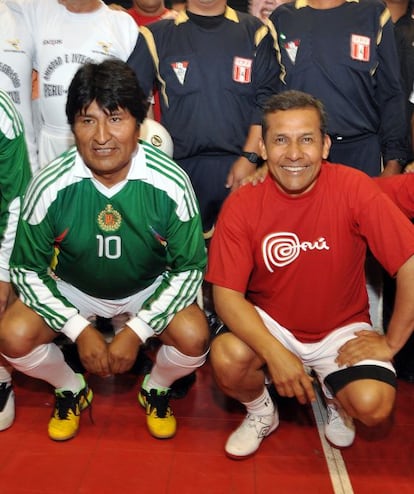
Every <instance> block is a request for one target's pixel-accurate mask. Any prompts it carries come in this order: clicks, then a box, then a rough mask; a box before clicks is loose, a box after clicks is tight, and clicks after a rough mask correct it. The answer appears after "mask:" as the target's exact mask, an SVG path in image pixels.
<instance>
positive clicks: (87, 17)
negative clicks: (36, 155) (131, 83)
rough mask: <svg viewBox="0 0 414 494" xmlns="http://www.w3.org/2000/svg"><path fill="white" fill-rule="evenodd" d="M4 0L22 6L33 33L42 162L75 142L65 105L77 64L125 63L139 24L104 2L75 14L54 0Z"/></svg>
mask: <svg viewBox="0 0 414 494" xmlns="http://www.w3.org/2000/svg"><path fill="white" fill-rule="evenodd" d="M7 1H8V3H9V4H10V5H12V4H13V6H14V7H16V8H19V7H20V11H21V12H22V14H23V15H24V17H25V20H26V22H27V24H28V28H29V30H30V32H31V33H32V36H33V41H34V46H35V63H36V68H37V70H38V72H39V97H40V112H41V115H42V119H43V127H42V131H41V138H40V143H39V152H40V164H41V166H43V165H45V164H46V163H47V162H49V161H51V160H52V159H54V158H55V157H56V156H58V155H59V154H61V152H63V151H65V150H66V149H67V148H68V146H70V145H72V144H73V142H74V140H73V136H72V132H71V130H70V127H69V125H68V123H67V119H66V113H65V106H66V96H67V90H68V87H69V84H70V82H71V80H72V78H73V76H74V74H75V72H76V71H77V69H78V68H79V66H80V65H82V64H85V63H88V62H97V63H99V62H102V61H103V60H104V59H107V58H110V57H116V58H120V59H121V60H124V61H126V60H127V58H128V57H129V55H130V53H131V52H132V50H133V48H134V46H135V44H136V41H137V38H138V27H137V25H136V23H135V21H134V20H133V19H132V17H131V16H130V15H129V14H127V13H126V12H121V11H115V10H112V9H110V8H109V7H108V6H107V5H105V4H104V3H103V2H101V5H100V7H99V8H98V9H97V10H95V11H93V12H88V13H73V12H70V11H69V10H67V8H66V7H65V6H64V5H62V4H60V3H59V2H58V0H41V1H39V0H10V1H9V0H7Z"/></svg>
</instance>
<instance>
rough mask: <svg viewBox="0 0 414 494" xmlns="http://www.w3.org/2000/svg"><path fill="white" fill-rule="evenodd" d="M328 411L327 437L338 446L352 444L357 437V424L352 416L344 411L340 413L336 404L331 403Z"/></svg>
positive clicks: (345, 446) (343, 446)
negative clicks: (355, 424)
mask: <svg viewBox="0 0 414 494" xmlns="http://www.w3.org/2000/svg"><path fill="white" fill-rule="evenodd" d="M326 412H327V421H326V424H325V436H326V439H328V441H329V442H330V443H331V444H332V445H333V446H336V447H338V448H347V447H348V446H351V444H352V443H353V442H354V439H355V426H354V422H353V420H352V418H351V417H349V416H348V415H346V414H345V412H343V411H341V413H340V412H339V411H338V409H337V408H336V406H335V405H334V404H329V405H328V406H327V408H326Z"/></svg>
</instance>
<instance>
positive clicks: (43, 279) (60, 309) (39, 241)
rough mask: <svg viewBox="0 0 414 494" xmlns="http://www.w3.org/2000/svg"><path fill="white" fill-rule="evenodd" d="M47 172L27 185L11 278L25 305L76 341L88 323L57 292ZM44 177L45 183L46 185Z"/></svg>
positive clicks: (51, 211) (12, 257)
mask: <svg viewBox="0 0 414 494" xmlns="http://www.w3.org/2000/svg"><path fill="white" fill-rule="evenodd" d="M47 176H48V175H47V171H46V169H45V172H43V170H42V171H41V172H40V173H39V174H37V175H36V176H35V177H34V179H33V180H32V181H31V182H30V184H29V186H28V189H27V192H26V195H25V198H24V201H23V207H22V213H21V217H20V220H19V223H18V227H17V234H16V240H15V245H14V250H13V253H12V256H11V259H10V279H11V281H12V282H13V284H14V285H15V286H16V287H17V290H18V292H19V297H20V299H21V300H22V302H23V303H24V304H26V305H27V306H28V307H30V308H31V309H32V310H34V311H35V312H36V313H38V314H39V315H40V316H41V317H42V318H43V319H44V321H45V322H46V324H48V326H50V328H51V329H53V330H54V331H62V332H63V333H64V334H65V335H66V336H68V337H69V338H70V339H72V341H75V340H76V338H77V337H78V336H79V334H80V333H81V331H82V330H83V329H84V328H86V326H88V325H89V321H87V320H86V319H85V318H83V317H82V316H80V315H79V314H78V310H77V309H76V308H75V307H74V306H73V305H72V304H71V303H70V302H69V301H68V300H67V299H66V298H65V297H64V296H63V295H62V294H61V293H60V291H59V290H58V288H57V285H56V281H55V278H54V277H53V276H51V274H50V266H51V263H52V260H53V259H54V256H55V244H56V238H57V237H58V236H59V235H60V234H61V233H62V232H59V233H58V234H57V233H56V232H55V231H54V229H53V224H54V222H53V215H54V211H53V206H54V203H55V202H56V201H52V202H51V201H49V199H48V198H47V197H46V196H47V193H46V192H45V190H44V188H45V183H47ZM45 178H46V182H45Z"/></svg>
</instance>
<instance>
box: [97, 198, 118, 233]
mask: <svg viewBox="0 0 414 494" xmlns="http://www.w3.org/2000/svg"><path fill="white" fill-rule="evenodd" d="M97 220H98V226H99V228H100V229H101V230H103V231H104V232H116V231H117V230H118V229H119V227H120V226H121V223H122V217H121V214H120V213H119V212H118V211H116V209H114V208H113V207H112V205H111V204H108V205H107V206H106V208H105V209H104V210H103V211H101V212H100V213H99V214H98V218H97Z"/></svg>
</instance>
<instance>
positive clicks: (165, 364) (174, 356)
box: [145, 345, 208, 390]
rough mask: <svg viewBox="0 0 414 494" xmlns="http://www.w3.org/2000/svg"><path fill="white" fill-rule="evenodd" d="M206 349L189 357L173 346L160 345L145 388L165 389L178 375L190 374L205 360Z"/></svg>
mask: <svg viewBox="0 0 414 494" xmlns="http://www.w3.org/2000/svg"><path fill="white" fill-rule="evenodd" d="M207 354H208V351H207V352H206V353H204V354H203V355H200V356H198V357H190V356H188V355H184V354H183V353H181V352H179V351H178V350H177V349H176V348H175V347H173V346H167V345H162V346H161V348H160V349H159V350H158V353H157V357H156V359H155V364H154V366H153V368H152V369H151V374H150V376H149V378H148V380H147V382H146V383H145V388H146V389H147V390H149V389H153V388H154V389H163V388H164V389H165V388H169V387H170V386H171V384H172V383H173V382H174V381H176V380H177V379H179V378H180V377H184V376H187V375H188V374H191V372H193V370H194V369H198V367H201V366H202V365H203V364H204V362H205V361H206V358H207Z"/></svg>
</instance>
